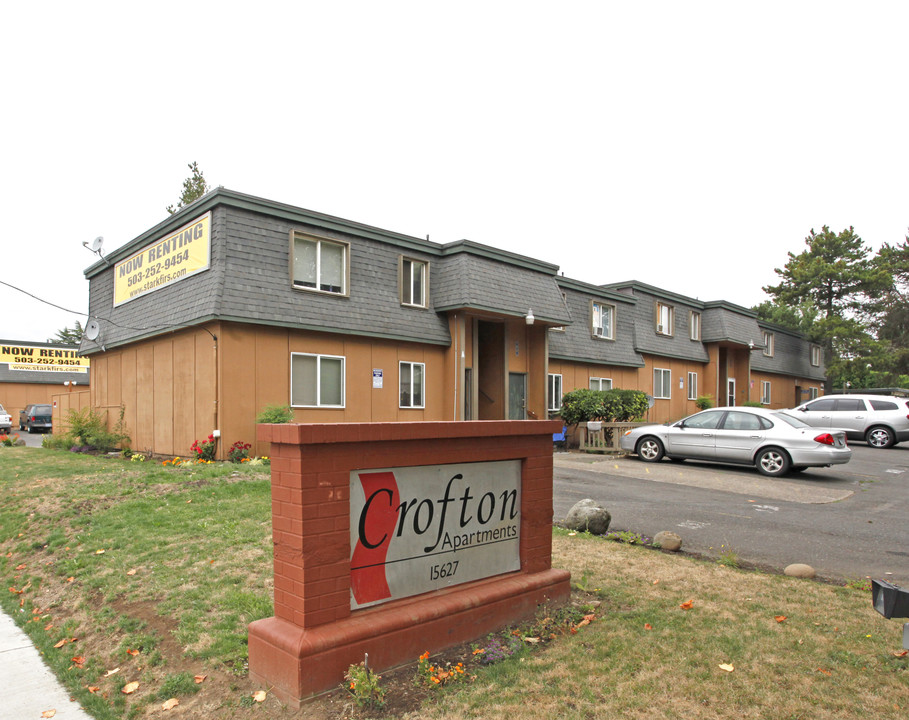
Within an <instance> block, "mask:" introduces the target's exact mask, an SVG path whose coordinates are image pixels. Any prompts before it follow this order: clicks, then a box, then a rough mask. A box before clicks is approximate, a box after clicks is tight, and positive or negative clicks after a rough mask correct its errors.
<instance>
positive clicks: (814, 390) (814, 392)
mask: <svg viewBox="0 0 909 720" xmlns="http://www.w3.org/2000/svg"><path fill="white" fill-rule="evenodd" d="M817 396H818V389H817V388H816V387H812V388H808V399H809V400H814V399H815V398H816V397H817Z"/></svg>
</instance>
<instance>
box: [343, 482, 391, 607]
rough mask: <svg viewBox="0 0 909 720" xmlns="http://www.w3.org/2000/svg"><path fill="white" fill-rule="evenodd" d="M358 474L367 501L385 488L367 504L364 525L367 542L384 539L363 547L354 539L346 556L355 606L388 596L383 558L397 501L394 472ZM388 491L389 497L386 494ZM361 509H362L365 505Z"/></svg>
mask: <svg viewBox="0 0 909 720" xmlns="http://www.w3.org/2000/svg"><path fill="white" fill-rule="evenodd" d="M358 477H359V478H360V484H361V485H362V486H363V494H364V495H365V497H366V499H367V500H368V499H369V498H370V497H372V496H373V495H374V494H375V493H376V492H377V491H380V490H387V491H388V492H385V493H382V494H380V495H378V496H377V497H376V499H375V500H374V501H373V502H372V504H371V505H370V506H369V513H368V514H367V516H366V520H365V524H364V530H365V535H366V538H367V541H368V542H370V543H372V542H376V541H378V540H379V539H380V538H383V537H384V539H383V540H382V542H381V544H379V545H378V546H377V547H374V548H371V547H367V546H365V545H364V544H363V543H362V542H361V541H360V540H357V544H356V547H354V551H353V557H351V559H350V566H351V571H350V589H351V590H352V591H353V596H354V600H355V601H356V603H357V605H365V604H367V603H372V602H376V601H377V600H384V599H385V598H389V597H391V590H390V589H389V587H388V579H387V578H386V577H385V560H386V558H387V557H388V547H389V546H390V545H391V538H392V535H393V534H394V531H395V526H396V525H397V523H398V505H400V503H401V500H400V495H399V493H398V481H397V479H396V478H395V475H394V473H392V472H379V473H360V474H359V475H358ZM389 492H390V493H391V497H389V494H388V493H389ZM363 512H366V508H365V507H364V509H363ZM359 522H360V518H357V523H359Z"/></svg>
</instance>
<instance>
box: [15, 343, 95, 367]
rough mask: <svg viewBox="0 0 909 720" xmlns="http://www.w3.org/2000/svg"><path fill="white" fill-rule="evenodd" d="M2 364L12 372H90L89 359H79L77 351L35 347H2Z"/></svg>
mask: <svg viewBox="0 0 909 720" xmlns="http://www.w3.org/2000/svg"><path fill="white" fill-rule="evenodd" d="M0 363H7V364H8V365H9V369H10V370H41V371H44V372H81V373H84V372H88V368H89V365H90V363H89V359H88V358H87V357H79V352H78V351H77V350H61V349H60V348H47V347H37V346H34V345H0Z"/></svg>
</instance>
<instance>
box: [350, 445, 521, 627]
mask: <svg viewBox="0 0 909 720" xmlns="http://www.w3.org/2000/svg"><path fill="white" fill-rule="evenodd" d="M520 515H521V463H520V461H518V460H505V461H499V462H476V463H464V464H457V465H430V466H422V467H404V468H390V469H381V470H355V471H353V472H351V473H350V546H351V549H352V552H351V568H350V570H351V576H350V585H351V600H350V603H351V609H355V608H361V607H365V606H368V605H374V604H376V603H381V602H385V601H388V600H397V599H400V598H404V597H409V596H411V595H418V594H420V593H424V592H428V591H430V590H437V589H439V588H443V587H448V586H451V585H458V584H461V583H465V582H470V581H473V580H480V579H483V578H487V577H491V576H493V575H500V574H502V573H507V572H512V571H515V570H519V569H520V567H521V559H520V528H521V517H520Z"/></svg>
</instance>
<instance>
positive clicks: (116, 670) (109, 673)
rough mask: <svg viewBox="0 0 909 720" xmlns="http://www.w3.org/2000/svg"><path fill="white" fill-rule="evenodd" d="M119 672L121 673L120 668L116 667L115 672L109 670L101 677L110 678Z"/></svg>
mask: <svg viewBox="0 0 909 720" xmlns="http://www.w3.org/2000/svg"><path fill="white" fill-rule="evenodd" d="M118 672H120V668H118V667H115V668H114V669H113V670H108V671H107V672H106V673H104V674H103V675H102V676H101V677H110V676H111V675H116V674H117V673H118Z"/></svg>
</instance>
